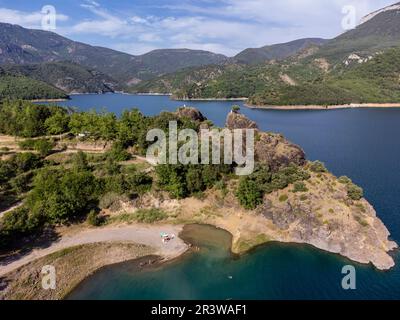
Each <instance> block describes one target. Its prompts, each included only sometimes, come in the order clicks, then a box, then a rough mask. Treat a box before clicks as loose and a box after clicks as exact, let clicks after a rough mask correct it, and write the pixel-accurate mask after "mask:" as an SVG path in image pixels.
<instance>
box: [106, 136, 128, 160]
mask: <svg viewBox="0 0 400 320" xmlns="http://www.w3.org/2000/svg"><path fill="white" fill-rule="evenodd" d="M107 154H108V156H109V157H110V158H111V159H113V160H114V161H117V162H120V161H127V160H129V159H130V158H131V155H130V153H129V152H128V151H126V149H125V147H124V145H123V144H122V142H120V141H116V142H114V144H113V146H112V148H111V150H110V151H109V152H108V153H107Z"/></svg>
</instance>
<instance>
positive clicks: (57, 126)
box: [44, 110, 69, 135]
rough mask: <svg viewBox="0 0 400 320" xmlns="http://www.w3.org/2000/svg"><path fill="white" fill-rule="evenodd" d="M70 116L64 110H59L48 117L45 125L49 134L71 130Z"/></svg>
mask: <svg viewBox="0 0 400 320" xmlns="http://www.w3.org/2000/svg"><path fill="white" fill-rule="evenodd" d="M68 124H69V116H68V114H67V112H66V111H64V110H57V111H56V112H55V113H54V114H53V115H52V116H51V117H49V118H47V119H46V121H45V123H44V125H45V127H46V129H47V134H49V135H58V134H62V133H65V132H68V131H69V126H68Z"/></svg>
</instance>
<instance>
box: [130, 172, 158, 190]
mask: <svg viewBox="0 0 400 320" xmlns="http://www.w3.org/2000/svg"><path fill="white" fill-rule="evenodd" d="M126 184H127V188H128V191H130V192H131V193H132V192H134V193H138V194H144V193H146V192H148V191H150V189H151V187H152V185H153V178H152V177H150V176H149V175H147V174H145V173H143V172H134V173H133V174H130V175H128V176H127V177H126Z"/></svg>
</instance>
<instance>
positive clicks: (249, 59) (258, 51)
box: [233, 38, 328, 64]
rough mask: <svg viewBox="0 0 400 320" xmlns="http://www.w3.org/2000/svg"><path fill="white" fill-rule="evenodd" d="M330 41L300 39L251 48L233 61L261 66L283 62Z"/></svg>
mask: <svg viewBox="0 0 400 320" xmlns="http://www.w3.org/2000/svg"><path fill="white" fill-rule="evenodd" d="M327 41H328V40H326V39H321V38H305V39H298V40H294V41H290V42H286V43H279V44H274V45H269V46H264V47H261V48H249V49H245V50H243V51H242V52H240V53H238V54H237V55H236V56H235V57H234V58H233V59H234V60H235V61H236V62H238V63H244V64H259V63H263V62H266V61H268V60H283V59H286V58H288V57H290V56H293V55H295V54H297V53H299V52H300V51H302V50H304V49H306V48H307V47H310V46H320V45H323V44H324V43H326V42H327Z"/></svg>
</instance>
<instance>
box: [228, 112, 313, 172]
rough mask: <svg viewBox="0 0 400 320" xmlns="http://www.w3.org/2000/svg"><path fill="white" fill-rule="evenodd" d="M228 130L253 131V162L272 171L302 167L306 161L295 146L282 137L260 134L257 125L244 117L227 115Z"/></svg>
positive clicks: (234, 114)
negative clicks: (289, 167)
mask: <svg viewBox="0 0 400 320" xmlns="http://www.w3.org/2000/svg"><path fill="white" fill-rule="evenodd" d="M226 127H227V128H228V129H231V130H233V129H255V130H257V131H256V134H255V135H256V136H255V140H256V141H255V150H254V154H255V160H256V161H257V162H260V163H264V164H267V165H268V166H269V167H270V168H271V169H272V170H277V169H279V168H280V167H282V166H287V165H289V164H290V163H295V164H297V165H303V164H304V163H305V160H306V155H305V153H304V151H303V150H302V149H301V148H300V147H299V146H297V145H295V144H293V143H291V142H289V141H288V140H286V139H285V138H284V137H283V136H282V135H279V134H274V133H266V132H261V131H259V129H258V126H257V124H256V123H255V122H254V121H252V120H250V119H248V118H247V117H246V116H244V115H242V114H240V113H237V112H231V113H229V115H228V117H227V119H226Z"/></svg>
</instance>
